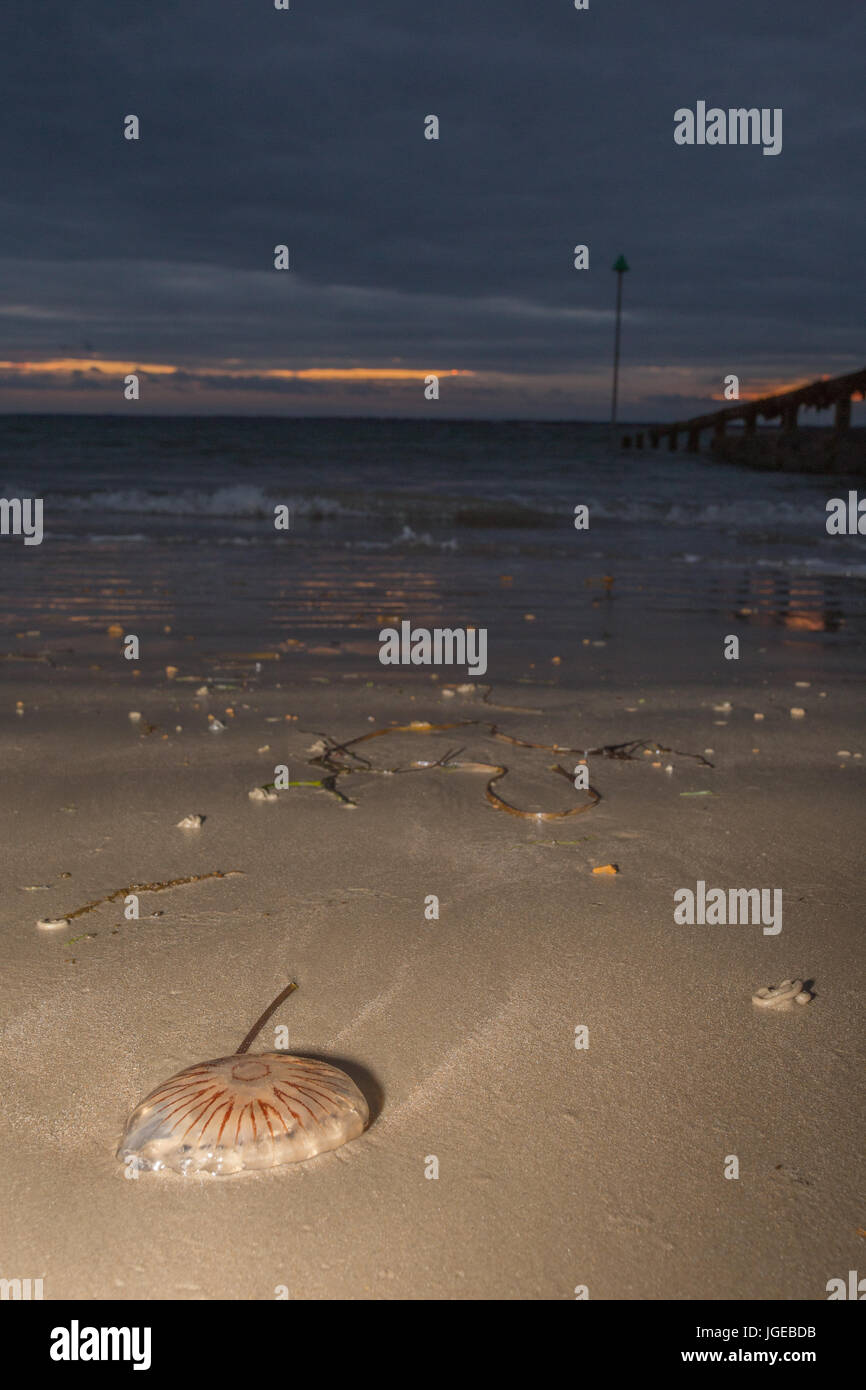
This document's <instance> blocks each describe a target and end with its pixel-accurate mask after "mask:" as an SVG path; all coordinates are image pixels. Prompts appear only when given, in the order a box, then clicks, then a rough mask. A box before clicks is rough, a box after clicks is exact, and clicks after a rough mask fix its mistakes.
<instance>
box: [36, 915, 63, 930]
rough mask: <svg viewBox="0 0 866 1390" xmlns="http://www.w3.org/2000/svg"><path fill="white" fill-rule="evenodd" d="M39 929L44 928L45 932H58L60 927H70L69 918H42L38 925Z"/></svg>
mask: <svg viewBox="0 0 866 1390" xmlns="http://www.w3.org/2000/svg"><path fill="white" fill-rule="evenodd" d="M36 925H37V927H42V928H43V929H44V930H45V931H57V930H58V929H59V928H60V927H68V926H69V918H68V917H41V918H40V919H39V921H38V922H37V923H36Z"/></svg>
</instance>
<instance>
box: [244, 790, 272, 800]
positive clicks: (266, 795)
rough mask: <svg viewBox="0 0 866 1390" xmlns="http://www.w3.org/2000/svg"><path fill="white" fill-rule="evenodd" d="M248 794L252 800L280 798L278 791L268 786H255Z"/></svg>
mask: <svg viewBox="0 0 866 1390" xmlns="http://www.w3.org/2000/svg"><path fill="white" fill-rule="evenodd" d="M248 796H249V798H250V801H278V800H279V797H278V796H277V793H276V792H275V791H271V790H270V788H268V787H253V789H252V791H251V792H248Z"/></svg>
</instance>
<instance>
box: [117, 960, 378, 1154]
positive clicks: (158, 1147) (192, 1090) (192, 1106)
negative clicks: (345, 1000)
mask: <svg viewBox="0 0 866 1390" xmlns="http://www.w3.org/2000/svg"><path fill="white" fill-rule="evenodd" d="M295 989H297V985H296V984H295V983H294V981H293V982H292V983H291V984H290V985H288V986H287V988H286V989H284V990H283V991H282V993H281V994H279V995H278V996H277V998H276V999H275V1000H274V1001H273V1003H272V1004H270V1005H269V1006H268V1008H267V1009H266V1010H265V1012H264V1013H263V1014H262V1015H261V1017H260V1018H259V1019H257V1021H256V1022H255V1023H254V1024H253V1027H252V1028H251V1029H250V1031H249V1033H248V1034H247V1036H246V1037H245V1038H244V1040H243V1042H242V1043H241V1045H240V1047H239V1048H238V1050H237V1052H236V1053H234V1054H233V1055H232V1056H231V1057H217V1058H215V1059H214V1060H213V1061H210V1062H198V1063H196V1065H195V1066H192V1067H187V1068H186V1069H185V1070H184V1071H180V1072H178V1073H177V1075H175V1076H171V1077H169V1079H168V1080H167V1081H164V1082H163V1083H162V1084H161V1085H160V1086H157V1088H156V1090H155V1091H151V1093H150V1095H148V1096H145V1098H144V1100H142V1101H141V1102H140V1104H139V1105H137V1106H136V1108H135V1110H134V1111H133V1112H132V1114H131V1116H130V1117H129V1121H128V1122H127V1126H126V1130H125V1133H124V1136H123V1139H122V1141H121V1144H120V1147H119V1149H118V1150H117V1157H118V1158H119V1159H120V1160H121V1161H122V1162H124V1163H126V1164H128V1165H130V1166H131V1168H133V1169H134V1170H135V1171H150V1172H160V1171H162V1170H163V1169H173V1170H174V1171H175V1172H178V1173H182V1174H184V1175H185V1176H186V1175H188V1174H191V1173H213V1174H226V1173H239V1172H241V1171H242V1170H243V1169H246V1168H275V1167H277V1166H278V1165H280V1164H283V1163H300V1162H302V1161H303V1160H304V1159H307V1158H314V1157H315V1156H316V1154H321V1153H327V1152H328V1151H329V1150H331V1149H338V1148H340V1147H341V1145H343V1144H348V1143H349V1142H350V1140H352V1139H357V1138H358V1136H359V1135H360V1134H362V1133H363V1132H364V1129H365V1128H366V1126H367V1123H368V1120H369V1117H370V1112H369V1107H368V1105H367V1102H366V1100H365V1099H364V1097H363V1095H362V1094H361V1092H360V1091H359V1090H358V1087H357V1086H356V1085H355V1083H354V1081H352V1079H351V1078H350V1077H348V1076H347V1075H346V1073H345V1072H342V1071H340V1070H339V1068H337V1067H332V1066H330V1065H329V1064H328V1063H327V1062H321V1061H318V1060H317V1059H315V1058H312V1057H294V1056H290V1055H289V1054H288V1053H285V1052H260V1053H250V1052H249V1051H248V1049H249V1046H250V1044H251V1043H252V1042H253V1040H254V1039H255V1037H256V1035H257V1034H258V1033H259V1031H260V1030H261V1029H262V1028H263V1027H264V1025H265V1023H266V1022H267V1020H268V1019H269V1018H270V1016H271V1014H272V1013H273V1012H274V1011H275V1010H276V1009H277V1008H278V1007H279V1005H280V1004H281V1003H282V1002H283V1000H284V999H287V998H288V996H289V995H290V994H291V993H292V991H293V990H295Z"/></svg>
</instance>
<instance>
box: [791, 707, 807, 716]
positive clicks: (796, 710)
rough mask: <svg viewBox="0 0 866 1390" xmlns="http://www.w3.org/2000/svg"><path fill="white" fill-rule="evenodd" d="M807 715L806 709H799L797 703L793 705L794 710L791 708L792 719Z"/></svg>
mask: <svg viewBox="0 0 866 1390" xmlns="http://www.w3.org/2000/svg"><path fill="white" fill-rule="evenodd" d="M805 717H806V711H805V710H804V709H799V708H798V707H797V706H796V705H794V707H793V708H792V710H791V718H792V719H805Z"/></svg>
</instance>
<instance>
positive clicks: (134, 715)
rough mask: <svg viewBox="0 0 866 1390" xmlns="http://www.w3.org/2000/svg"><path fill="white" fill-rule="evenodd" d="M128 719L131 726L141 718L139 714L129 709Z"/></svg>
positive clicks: (135, 710)
mask: <svg viewBox="0 0 866 1390" xmlns="http://www.w3.org/2000/svg"><path fill="white" fill-rule="evenodd" d="M129 717H130V719H131V720H132V722H133V724H137V723H138V721H139V719H140V718H141V714H140V713H139V711H138V710H137V709H131V710H130V711H129Z"/></svg>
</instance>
